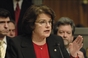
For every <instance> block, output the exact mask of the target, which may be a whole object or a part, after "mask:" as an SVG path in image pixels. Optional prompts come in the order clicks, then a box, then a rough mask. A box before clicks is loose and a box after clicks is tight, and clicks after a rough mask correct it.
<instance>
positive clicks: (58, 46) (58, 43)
mask: <svg viewBox="0 0 88 58" xmlns="http://www.w3.org/2000/svg"><path fill="white" fill-rule="evenodd" d="M57 46H58V48H59V50H60V54H61V56H62V58H64V56H63V53H62V51H61V48H60V44H59V43H57Z"/></svg>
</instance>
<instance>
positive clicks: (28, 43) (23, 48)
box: [7, 5, 83, 58]
mask: <svg viewBox="0 0 88 58" xmlns="http://www.w3.org/2000/svg"><path fill="white" fill-rule="evenodd" d="M54 18H55V14H54V11H53V10H52V9H50V8H49V7H47V6H46V5H32V6H31V7H30V8H28V9H27V11H26V13H25V15H24V17H23V21H22V26H21V27H22V29H23V35H19V36H17V37H15V38H14V39H10V41H11V42H10V49H9V51H8V53H9V54H8V55H9V56H10V57H9V56H8V55H7V58H70V57H69V54H68V52H67V50H66V49H65V46H64V42H63V40H62V38H61V37H60V36H57V35H53V34H51V30H52V28H53V27H52V26H53V20H54ZM82 41H83V38H82V36H79V37H77V39H76V40H75V41H74V44H73V43H72V45H71V47H72V48H73V47H74V46H75V47H76V46H77V48H76V49H75V50H79V49H80V48H81V47H82V45H83V44H82ZM75 47H74V48H75ZM74 48H73V49H72V50H71V51H72V52H73V51H75V50H74ZM71 56H73V57H76V56H77V55H75V53H74V52H73V53H72V55H71Z"/></svg>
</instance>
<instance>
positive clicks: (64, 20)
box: [53, 17, 75, 35]
mask: <svg viewBox="0 0 88 58" xmlns="http://www.w3.org/2000/svg"><path fill="white" fill-rule="evenodd" d="M60 25H70V26H71V27H72V35H74V32H75V24H74V22H73V20H72V19H70V18H68V17H61V18H60V19H59V20H58V21H57V22H56V23H55V25H54V30H53V33H54V34H57V31H58V27H59V26H60Z"/></svg>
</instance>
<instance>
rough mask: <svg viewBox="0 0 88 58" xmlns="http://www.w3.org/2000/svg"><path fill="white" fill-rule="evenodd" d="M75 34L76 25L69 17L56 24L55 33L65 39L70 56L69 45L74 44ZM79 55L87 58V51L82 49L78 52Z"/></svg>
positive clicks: (81, 57) (80, 57)
mask: <svg viewBox="0 0 88 58" xmlns="http://www.w3.org/2000/svg"><path fill="white" fill-rule="evenodd" d="M74 32H75V24H74V22H73V20H71V19H70V18H68V17H61V18H60V19H59V20H58V21H57V22H56V23H55V27H54V31H53V33H54V34H56V35H58V36H61V37H62V38H63V41H64V45H65V47H66V49H67V51H68V53H69V54H70V50H69V44H70V43H72V42H73V40H74V38H75V37H74ZM75 39H76V38H75ZM77 55H78V57H79V58H87V57H86V51H85V49H84V48H81V49H80V50H79V51H77Z"/></svg>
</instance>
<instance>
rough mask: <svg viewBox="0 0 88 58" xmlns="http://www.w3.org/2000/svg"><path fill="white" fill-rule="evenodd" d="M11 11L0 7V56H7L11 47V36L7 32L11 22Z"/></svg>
mask: <svg viewBox="0 0 88 58" xmlns="http://www.w3.org/2000/svg"><path fill="white" fill-rule="evenodd" d="M10 19H11V16H10V12H9V11H7V10H5V9H2V8H0V58H5V55H6V53H7V51H8V48H9V39H10V38H9V37H7V36H6V35H7V33H8V31H9V27H8V24H9V22H10Z"/></svg>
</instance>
